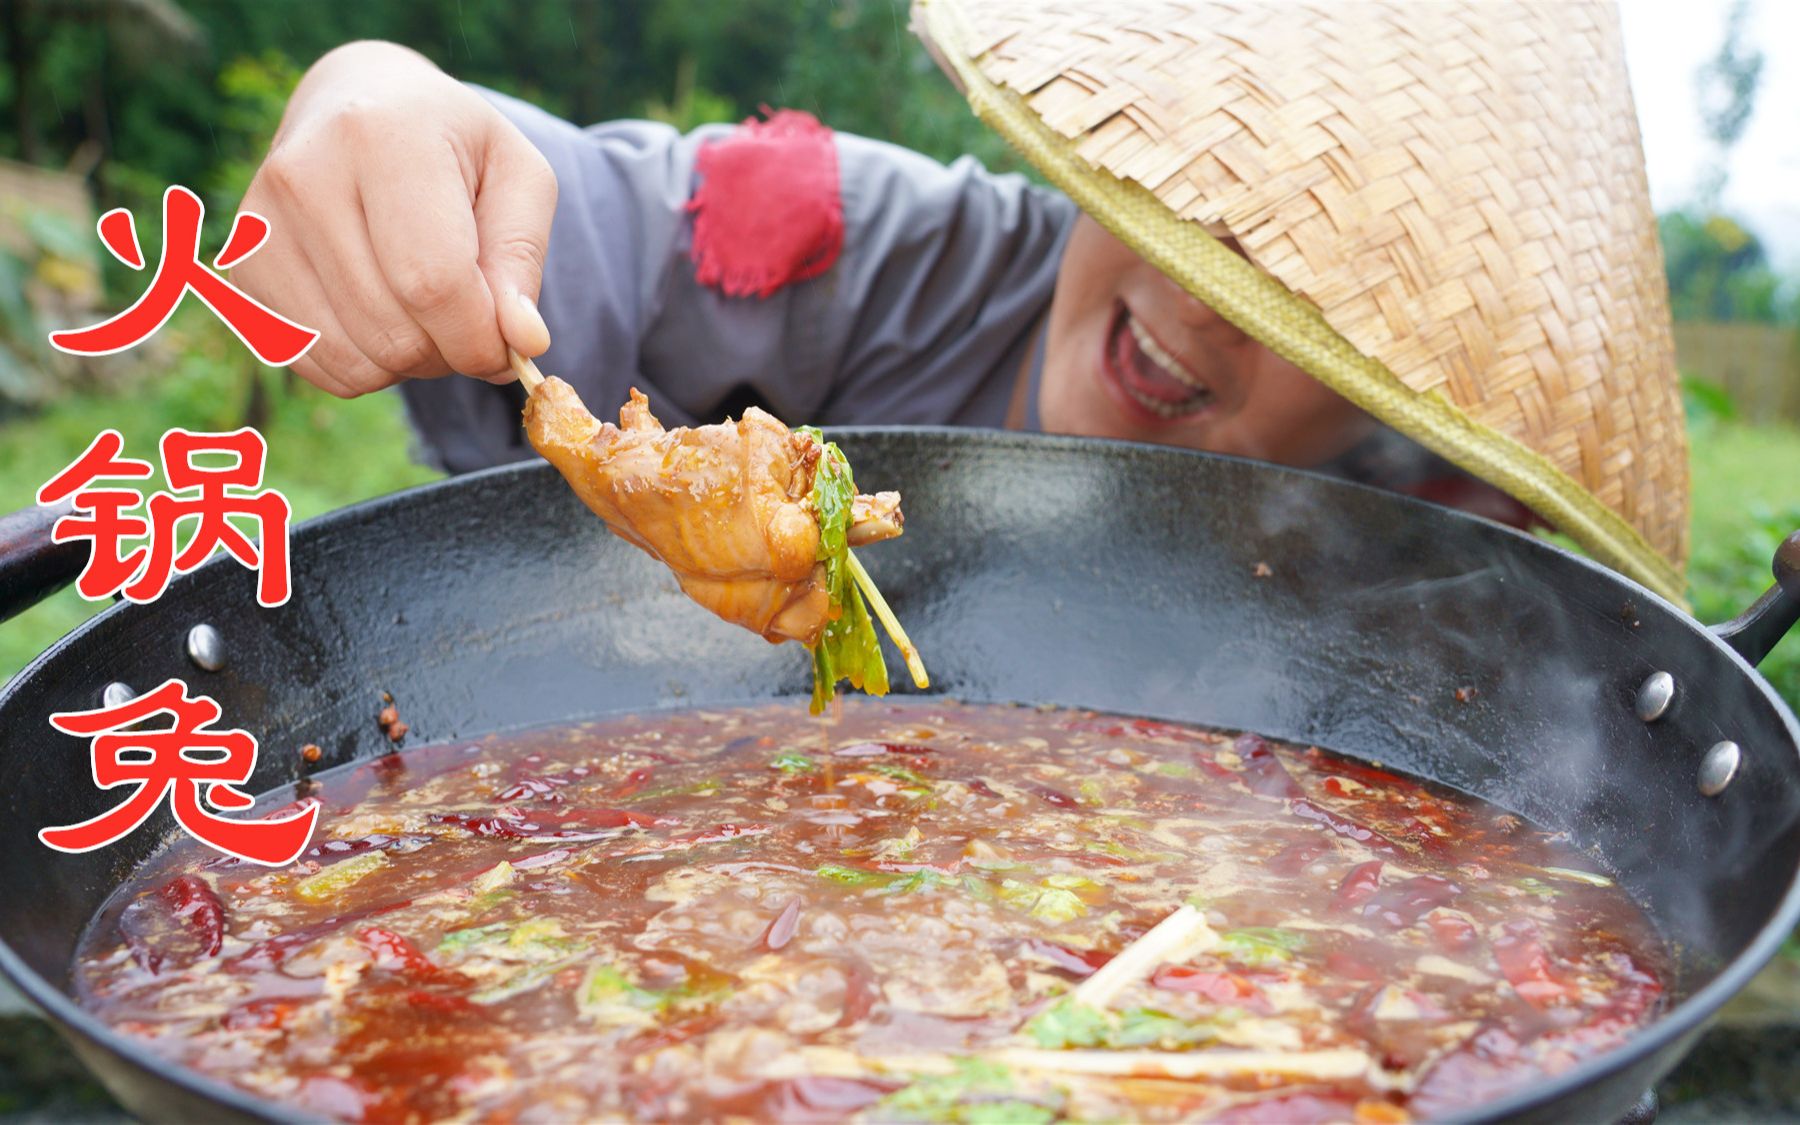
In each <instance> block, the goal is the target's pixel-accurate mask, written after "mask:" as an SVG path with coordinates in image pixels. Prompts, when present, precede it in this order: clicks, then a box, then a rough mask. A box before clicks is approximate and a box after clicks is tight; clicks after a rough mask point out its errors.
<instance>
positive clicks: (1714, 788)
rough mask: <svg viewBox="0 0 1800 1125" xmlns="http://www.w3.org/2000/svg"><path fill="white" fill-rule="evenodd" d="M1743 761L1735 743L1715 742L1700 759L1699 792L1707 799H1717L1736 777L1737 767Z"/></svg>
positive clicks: (1742, 756) (1741, 752) (1742, 753)
mask: <svg viewBox="0 0 1800 1125" xmlns="http://www.w3.org/2000/svg"><path fill="white" fill-rule="evenodd" d="M1743 761H1744V752H1743V751H1742V750H1740V749H1738V744H1737V743H1735V742H1715V743H1713V746H1712V749H1710V750H1708V751H1707V752H1706V757H1704V758H1702V759H1700V777H1699V785H1700V792H1701V793H1702V794H1704V795H1705V796H1708V797H1717V796H1718V795H1719V794H1721V793H1723V792H1725V787H1726V786H1727V785H1730V784H1731V779H1732V778H1734V777H1736V776H1737V771H1738V766H1740V765H1742V764H1743Z"/></svg>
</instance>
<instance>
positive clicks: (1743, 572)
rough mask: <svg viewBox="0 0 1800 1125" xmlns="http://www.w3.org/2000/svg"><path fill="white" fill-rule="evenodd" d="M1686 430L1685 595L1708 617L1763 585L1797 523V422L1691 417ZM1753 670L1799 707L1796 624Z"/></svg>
mask: <svg viewBox="0 0 1800 1125" xmlns="http://www.w3.org/2000/svg"><path fill="white" fill-rule="evenodd" d="M1690 436H1691V442H1692V448H1693V452H1692V459H1691V466H1692V470H1693V493H1694V502H1693V510H1694V514H1693V521H1692V525H1691V526H1692V538H1691V543H1690V549H1689V563H1688V583H1689V590H1690V593H1689V600H1690V601H1691V602H1692V603H1693V609H1694V614H1695V616H1697V617H1699V618H1700V620H1702V621H1704V622H1706V623H1707V624H1709V625H1715V624H1718V623H1719V622H1721V621H1725V620H1728V619H1729V618H1731V617H1733V616H1735V615H1736V614H1738V613H1739V612H1741V611H1742V610H1743V609H1744V608H1745V607H1746V606H1748V605H1749V604H1750V603H1751V602H1752V601H1754V600H1755V599H1756V598H1757V596H1758V595H1760V594H1761V593H1762V592H1763V591H1764V590H1766V589H1768V587H1769V585H1770V584H1771V583H1772V582H1773V581H1774V579H1773V576H1772V575H1771V574H1770V571H1769V564H1770V560H1771V559H1772V558H1773V557H1774V554H1775V547H1776V545H1777V544H1779V543H1780V542H1781V541H1782V539H1784V538H1785V537H1786V536H1787V535H1789V534H1790V533H1792V532H1794V531H1796V530H1800V430H1796V429H1793V428H1791V427H1787V426H1751V425H1746V424H1745V423H1742V422H1736V421H1729V420H1723V419H1698V420H1696V421H1695V422H1694V424H1693V427H1692V433H1691V435H1690ZM1759 670H1760V671H1761V672H1762V674H1763V675H1764V676H1766V677H1768V680H1769V682H1770V683H1771V684H1773V685H1774V686H1775V690H1776V691H1778V692H1779V693H1780V694H1781V697H1782V698H1783V699H1785V700H1786V701H1787V703H1788V705H1789V706H1790V707H1793V708H1795V709H1796V710H1800V630H1795V632H1793V633H1790V634H1788V637H1787V639H1786V640H1784V641H1782V642H1781V643H1780V644H1779V645H1777V646H1776V647H1775V651H1774V652H1772V653H1770V654H1769V655H1768V657H1766V658H1765V659H1764V660H1763V662H1762V664H1761V666H1760V668H1759Z"/></svg>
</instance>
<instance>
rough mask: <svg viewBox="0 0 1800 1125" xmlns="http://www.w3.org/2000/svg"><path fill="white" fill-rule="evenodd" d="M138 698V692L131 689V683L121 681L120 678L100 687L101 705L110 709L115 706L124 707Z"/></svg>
mask: <svg viewBox="0 0 1800 1125" xmlns="http://www.w3.org/2000/svg"><path fill="white" fill-rule="evenodd" d="M136 698H137V692H135V691H133V690H131V685H130V684H123V683H120V682H119V681H118V680H114V681H113V682H112V683H110V684H107V685H106V686H105V687H103V688H101V689H100V706H102V707H105V708H107V709H108V710H111V709H112V708H114V707H123V706H125V705H126V704H127V703H130V702H131V701H132V700H134V699H136Z"/></svg>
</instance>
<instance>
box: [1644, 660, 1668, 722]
mask: <svg viewBox="0 0 1800 1125" xmlns="http://www.w3.org/2000/svg"><path fill="white" fill-rule="evenodd" d="M1674 699H1675V677H1674V676H1671V675H1669V674H1668V673H1667V672H1652V673H1650V675H1649V676H1648V677H1647V678H1646V679H1645V680H1644V685H1643V686H1642V687H1640V688H1638V693H1637V717H1638V718H1640V719H1642V720H1643V721H1644V722H1646V723H1654V722H1655V721H1656V720H1658V719H1660V718H1662V717H1663V716H1664V715H1666V714H1667V713H1668V711H1669V704H1670V703H1671V702H1673V701H1674Z"/></svg>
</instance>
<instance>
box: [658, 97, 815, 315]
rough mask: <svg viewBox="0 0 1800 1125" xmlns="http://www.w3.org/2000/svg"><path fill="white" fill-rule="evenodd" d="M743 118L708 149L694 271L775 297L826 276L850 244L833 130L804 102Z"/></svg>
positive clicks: (692, 204) (702, 160)
mask: <svg viewBox="0 0 1800 1125" xmlns="http://www.w3.org/2000/svg"><path fill="white" fill-rule="evenodd" d="M763 112H764V113H765V114H767V115H768V120H766V121H758V120H756V119H755V118H751V119H750V120H748V121H746V122H744V123H743V124H742V125H740V126H739V127H738V129H737V131H736V132H734V133H732V134H731V136H730V137H728V138H726V139H724V140H721V141H712V142H709V143H708V144H706V145H704V146H702V147H701V149H700V152H699V153H698V154H697V155H696V157H695V159H694V168H695V170H696V171H697V172H698V173H699V174H700V185H699V186H698V187H697V188H695V189H694V195H693V198H691V199H689V200H688V205H687V209H688V211H690V212H691V213H692V214H693V216H694V248H693V252H692V257H693V259H694V277H695V279H696V280H698V281H699V282H700V284H702V285H707V286H711V287H712V288H714V289H717V290H719V291H720V292H722V293H724V294H725V295H726V296H728V297H767V296H769V295H770V294H771V293H774V292H775V291H776V290H777V289H780V288H781V287H782V286H784V285H791V284H793V283H794V282H796V281H805V280H806V279H807V278H810V277H817V276H819V275H820V274H822V273H824V272H825V271H826V270H828V269H830V268H831V266H832V263H834V262H836V261H837V257H838V252H839V251H840V250H842V249H843V247H844V202H843V198H842V196H841V195H839V192H838V161H837V146H836V145H835V144H833V143H832V140H831V130H830V129H827V128H826V127H825V126H823V125H821V124H819V120H818V118H816V117H814V116H813V115H812V114H810V113H803V112H801V111H800V110H795V109H784V110H781V111H779V112H776V113H769V111H768V109H767V108H765V109H764V110H763Z"/></svg>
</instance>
